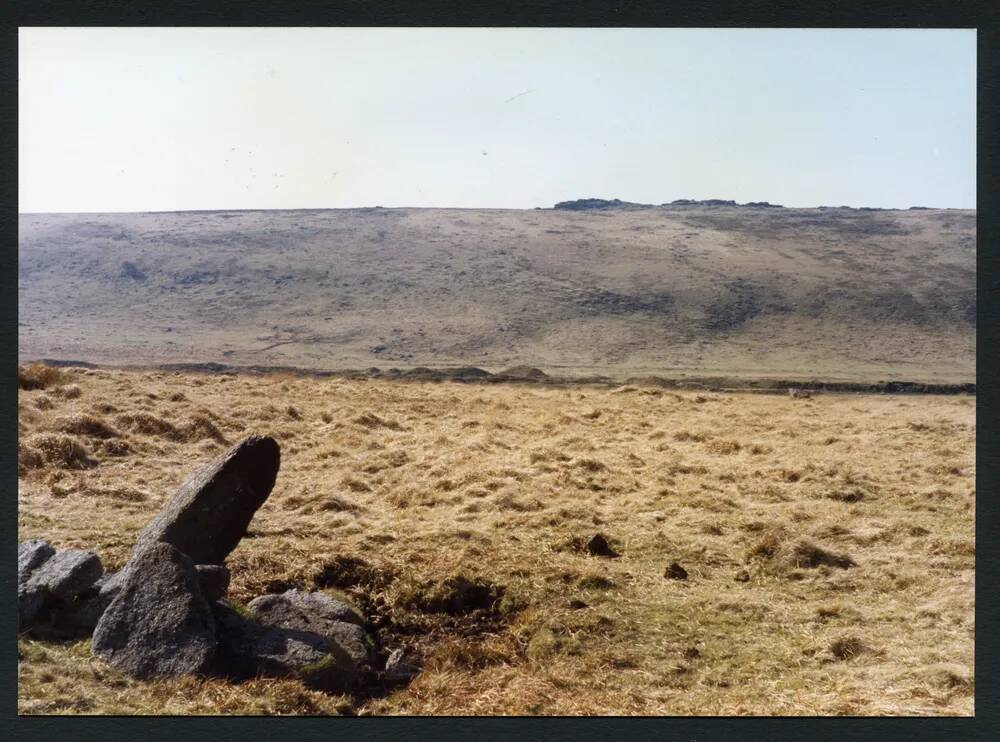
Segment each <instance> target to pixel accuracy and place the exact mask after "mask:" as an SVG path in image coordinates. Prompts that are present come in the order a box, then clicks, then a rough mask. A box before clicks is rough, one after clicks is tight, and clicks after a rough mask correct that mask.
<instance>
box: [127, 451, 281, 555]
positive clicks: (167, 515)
mask: <svg viewBox="0 0 1000 742" xmlns="http://www.w3.org/2000/svg"><path fill="white" fill-rule="evenodd" d="M280 459H281V454H280V449H279V447H278V444H277V442H276V441H275V440H274V439H273V438H269V437H262V436H256V435H252V436H250V437H248V438H246V439H244V440H242V441H241V442H239V443H237V444H236V445H235V446H233V447H232V448H231V449H229V450H228V451H227V452H226V453H224V454H222V455H221V456H220V457H218V458H217V459H215V461H213V462H211V463H210V464H207V465H206V466H203V467H201V468H199V469H197V470H196V471H194V472H193V473H192V474H191V475H190V476H189V477H188V478H187V479H186V480H185V481H184V483H183V484H181V486H180V487H179V488H178V489H177V491H176V492H175V493H174V495H173V497H171V498H170V500H169V501H168V502H167V504H166V505H165V506H164V507H163V509H162V510H161V511H160V513H159V514H158V515H157V516H156V517H155V518H153V520H152V521H150V523H149V525H147V526H146V528H145V529H144V530H143V532H142V533H141V534H139V538H138V540H137V542H136V547H135V551H134V552H133V553H135V554H138V553H139V552H140V551H142V549H143V548H145V547H146V546H149V545H150V544H153V543H157V542H163V543H167V544H170V545H172V546H174V547H176V548H177V549H178V550H179V551H181V553H183V554H187V555H188V556H189V557H191V559H192V560H193V561H194V562H195V564H223V563H224V562H225V560H226V557H227V556H229V552H231V551H232V550H233V549H235V548H236V546H237V544H239V542H240V539H242V538H243V536H245V535H246V532H247V526H249V525H250V520H251V519H252V518H253V516H254V513H256V512H257V509H258V508H259V507H260V506H261V505H263V504H264V501H265V500H266V499H267V497H268V495H270V494H271V489H272V488H273V487H274V481H275V479H276V478H277V475H278V466H279V464H280Z"/></svg>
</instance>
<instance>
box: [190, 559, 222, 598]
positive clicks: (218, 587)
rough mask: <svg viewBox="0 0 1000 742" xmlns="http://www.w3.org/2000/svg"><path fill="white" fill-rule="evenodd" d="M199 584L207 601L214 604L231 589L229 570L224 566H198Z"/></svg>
mask: <svg viewBox="0 0 1000 742" xmlns="http://www.w3.org/2000/svg"><path fill="white" fill-rule="evenodd" d="M194 568H195V570H196V571H197V572H198V584H199V585H201V593H202V595H204V596H205V600H207V601H208V602H210V603H212V602H214V601H216V600H219V599H220V598H224V597H225V596H226V591H227V590H228V589H229V578H230V574H229V570H228V569H226V567H225V566H224V565H222V564H196V565H194Z"/></svg>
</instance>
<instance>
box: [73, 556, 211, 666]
mask: <svg viewBox="0 0 1000 742" xmlns="http://www.w3.org/2000/svg"><path fill="white" fill-rule="evenodd" d="M123 572H124V576H123V577H122V578H120V579H121V586H120V588H119V589H118V591H117V594H116V595H115V597H114V599H113V600H112V601H111V603H110V605H108V607H107V608H106V609H105V610H104V612H103V614H102V615H101V618H100V620H99V621H98V623H97V627H96V629H95V630H94V637H93V641H92V643H91V648H92V652H93V654H94V655H95V656H96V657H99V658H101V659H103V660H105V661H106V662H108V663H109V664H111V665H113V666H114V667H116V668H118V669H119V670H121V671H123V672H125V673H126V674H128V675H131V676H132V677H136V678H140V679H149V678H160V677H176V676H179V675H189V674H204V673H206V672H207V671H208V670H209V668H210V666H211V663H212V660H213V657H214V655H215V652H216V647H217V640H216V633H215V618H214V616H213V614H212V609H211V607H210V606H209V604H208V603H207V602H206V600H205V598H204V597H203V596H202V594H201V588H200V586H199V584H198V575H197V572H196V571H195V568H194V564H193V563H192V562H191V559H190V558H188V556H187V555H185V554H182V553H181V552H180V551H178V550H177V549H175V548H174V547H173V546H171V545H170V544H164V543H158V544H157V543H154V544H152V545H150V546H148V547H147V548H145V549H144V550H143V551H141V552H140V553H138V554H136V555H135V556H134V557H133V558H132V560H131V561H130V562H129V565H128V567H127V568H126V569H125V570H123Z"/></svg>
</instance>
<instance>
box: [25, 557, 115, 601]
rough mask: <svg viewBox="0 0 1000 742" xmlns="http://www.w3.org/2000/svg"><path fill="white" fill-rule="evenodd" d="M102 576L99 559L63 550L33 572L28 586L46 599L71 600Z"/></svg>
mask: <svg viewBox="0 0 1000 742" xmlns="http://www.w3.org/2000/svg"><path fill="white" fill-rule="evenodd" d="M103 573H104V566H103V565H102V564H101V558H100V557H99V556H97V554H95V553H94V552H92V551H84V550H83V549H64V550H63V551H57V552H56V553H55V554H54V555H53V556H51V557H49V558H48V559H46V560H45V562H44V563H43V564H42V565H41V566H40V567H39V568H38V569H36V570H35V571H34V572H33V573H32V574H31V577H30V578H29V579H28V584H29V585H33V586H38V587H42V588H44V589H45V591H46V592H47V593H48V595H49V597H52V598H55V599H56V600H66V601H68V600H72V599H73V598H75V597H76V596H77V595H79V594H80V593H82V592H83V591H84V590H86V589H87V588H89V587H90V586H91V585H93V584H94V582H96V581H97V578H99V577H100V576H101V575H102V574H103Z"/></svg>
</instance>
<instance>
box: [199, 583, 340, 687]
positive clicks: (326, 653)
mask: <svg viewBox="0 0 1000 742" xmlns="http://www.w3.org/2000/svg"><path fill="white" fill-rule="evenodd" d="M213 610H214V613H215V617H216V623H217V626H218V636H219V648H218V655H217V657H216V660H215V664H214V668H215V670H216V671H217V672H219V673H221V674H223V675H226V676H229V677H233V678H237V679H245V678H253V677H258V676H264V677H277V678H287V677H292V678H298V679H300V680H302V682H303V683H305V684H306V685H308V686H310V687H313V688H318V689H320V690H325V691H329V692H334V693H338V692H344V691H347V690H350V689H352V688H354V687H356V686H357V683H358V680H359V677H360V673H359V672H358V667H357V665H356V663H355V662H354V660H353V659H352V658H351V657H350V656H349V655H348V654H347V652H346V651H345V650H344V649H343V648H342V647H341V646H339V645H338V644H337V643H335V642H330V641H329V640H328V639H327V638H326V637H324V636H321V635H320V634H318V633H316V632H313V631H304V630H302V629H296V628H288V627H281V626H267V625H264V624H261V623H259V622H257V621H256V619H253V618H252V614H250V616H251V617H248V616H246V615H242V614H241V613H240V612H239V611H237V610H235V609H234V608H233V607H232V606H230V605H228V604H226V603H225V602H224V601H220V602H218V603H215V604H214V606H213ZM247 613H248V614H249V613H250V612H249V611H247Z"/></svg>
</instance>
